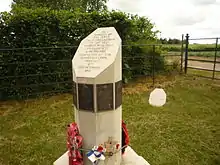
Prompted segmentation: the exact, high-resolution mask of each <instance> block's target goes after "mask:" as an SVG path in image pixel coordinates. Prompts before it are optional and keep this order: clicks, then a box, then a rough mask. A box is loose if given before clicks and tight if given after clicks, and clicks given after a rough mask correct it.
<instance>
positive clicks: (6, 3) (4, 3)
mask: <svg viewBox="0 0 220 165" xmlns="http://www.w3.org/2000/svg"><path fill="white" fill-rule="evenodd" d="M11 2H12V0H1V2H0V3H1V4H0V12H3V11H9V10H10V9H11V7H10V6H11Z"/></svg>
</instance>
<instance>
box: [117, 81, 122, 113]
mask: <svg viewBox="0 0 220 165" xmlns="http://www.w3.org/2000/svg"><path fill="white" fill-rule="evenodd" d="M121 104H122V81H118V82H116V83H115V109H117V108H118V107H119V106H121Z"/></svg>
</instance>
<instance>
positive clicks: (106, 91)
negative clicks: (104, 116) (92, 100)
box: [96, 83, 113, 112]
mask: <svg viewBox="0 0 220 165" xmlns="http://www.w3.org/2000/svg"><path fill="white" fill-rule="evenodd" d="M96 91H97V111H98V112H99V111H107V110H113V84H112V83H111V84H98V85H96Z"/></svg>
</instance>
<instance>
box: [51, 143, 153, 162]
mask: <svg viewBox="0 0 220 165" xmlns="http://www.w3.org/2000/svg"><path fill="white" fill-rule="evenodd" d="M53 165H69V159H68V152H66V153H64V154H63V155H62V156H61V157H60V158H59V159H57V160H56V161H55V162H54V163H53ZM90 165H92V163H91V164H90ZM120 165H150V164H149V163H148V162H147V161H146V160H145V159H144V158H143V157H142V156H139V155H138V154H137V153H136V152H135V151H134V150H133V149H132V148H131V147H130V146H128V147H127V148H126V152H125V154H124V155H123V156H122V161H121V164H120Z"/></svg>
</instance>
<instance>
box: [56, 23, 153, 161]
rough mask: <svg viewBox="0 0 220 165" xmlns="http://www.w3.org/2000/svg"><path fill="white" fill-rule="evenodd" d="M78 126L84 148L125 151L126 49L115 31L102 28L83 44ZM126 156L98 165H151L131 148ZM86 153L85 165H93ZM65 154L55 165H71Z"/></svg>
mask: <svg viewBox="0 0 220 165" xmlns="http://www.w3.org/2000/svg"><path fill="white" fill-rule="evenodd" d="M72 72H73V105H74V109H75V122H76V123H77V124H78V127H79V131H80V134H81V135H82V137H83V148H86V149H92V148H93V147H94V146H98V145H101V144H103V145H104V144H106V143H108V142H109V140H110V141H111V143H110V144H114V145H118V146H119V147H121V138H122V137H121V136H122V127H121V123H122V48H121V38H120V36H119V35H118V33H117V31H116V30H115V28H114V27H106V28H98V29H96V30H95V31H94V32H92V33H91V34H90V35H89V36H87V37H86V38H85V39H84V40H82V41H81V43H80V45H79V47H78V49H77V51H76V53H75V56H74V58H73V59H72ZM126 150H127V151H126V153H125V155H123V156H122V154H121V152H115V153H114V154H113V155H112V156H110V157H107V158H105V159H104V160H101V161H99V162H98V165H120V164H124V165H128V164H132V165H134V164H136V163H138V165H149V164H148V163H147V161H145V160H144V159H143V158H142V157H140V156H138V155H137V154H136V153H135V152H134V151H133V150H132V149H131V148H130V147H128V148H127V149H126ZM86 154H87V152H86V151H83V163H84V165H92V164H93V163H92V162H91V159H89V158H88V157H87V156H86ZM68 163H69V162H68V155H67V153H65V154H64V155H63V156H61V157H60V158H59V159H58V160H57V161H55V162H54V165H68Z"/></svg>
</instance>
